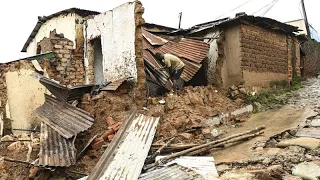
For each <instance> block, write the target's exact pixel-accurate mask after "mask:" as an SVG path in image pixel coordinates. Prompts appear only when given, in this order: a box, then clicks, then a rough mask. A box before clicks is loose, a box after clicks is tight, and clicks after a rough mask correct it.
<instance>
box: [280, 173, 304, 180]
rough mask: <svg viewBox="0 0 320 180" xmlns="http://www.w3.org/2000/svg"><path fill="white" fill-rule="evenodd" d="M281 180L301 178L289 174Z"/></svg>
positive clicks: (298, 179)
mask: <svg viewBox="0 0 320 180" xmlns="http://www.w3.org/2000/svg"><path fill="white" fill-rule="evenodd" d="M282 179H283V180H303V179H302V178H301V177H299V176H292V175H290V174H288V175H285V176H284V177H283V178H282Z"/></svg>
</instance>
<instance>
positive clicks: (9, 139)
mask: <svg viewBox="0 0 320 180" xmlns="http://www.w3.org/2000/svg"><path fill="white" fill-rule="evenodd" d="M13 140H14V139H13V137H11V136H9V135H5V136H3V137H2V138H1V141H13Z"/></svg>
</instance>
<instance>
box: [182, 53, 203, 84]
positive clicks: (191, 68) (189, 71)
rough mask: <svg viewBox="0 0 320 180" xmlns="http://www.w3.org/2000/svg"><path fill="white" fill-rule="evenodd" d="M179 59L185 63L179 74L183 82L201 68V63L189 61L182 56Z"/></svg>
mask: <svg viewBox="0 0 320 180" xmlns="http://www.w3.org/2000/svg"><path fill="white" fill-rule="evenodd" d="M181 59H182V61H183V63H184V64H185V66H184V70H183V72H182V74H181V78H182V79H183V80H184V81H185V82H188V81H190V80H191V79H192V78H193V76H194V75H195V74H196V73H197V72H198V71H199V69H200V68H201V66H202V65H201V64H198V63H194V62H190V61H188V60H185V59H183V58H181Z"/></svg>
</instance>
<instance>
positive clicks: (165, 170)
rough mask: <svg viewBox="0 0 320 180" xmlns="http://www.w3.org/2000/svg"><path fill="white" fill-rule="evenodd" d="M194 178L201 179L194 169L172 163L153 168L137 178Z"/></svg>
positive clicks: (187, 179)
mask: <svg viewBox="0 0 320 180" xmlns="http://www.w3.org/2000/svg"><path fill="white" fill-rule="evenodd" d="M150 179H153V180H194V179H199V180H201V179H203V178H202V177H201V175H199V174H197V173H196V172H195V171H193V170H191V169H188V168H186V167H183V166H180V165H177V164H175V165H172V166H167V167H162V168H160V169H156V170H153V171H151V172H147V173H144V174H141V175H140V177H139V180H150Z"/></svg>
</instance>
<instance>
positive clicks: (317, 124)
mask: <svg viewBox="0 0 320 180" xmlns="http://www.w3.org/2000/svg"><path fill="white" fill-rule="evenodd" d="M309 125H310V126H312V127H320V119H313V120H312V121H311V122H310V123H309Z"/></svg>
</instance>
